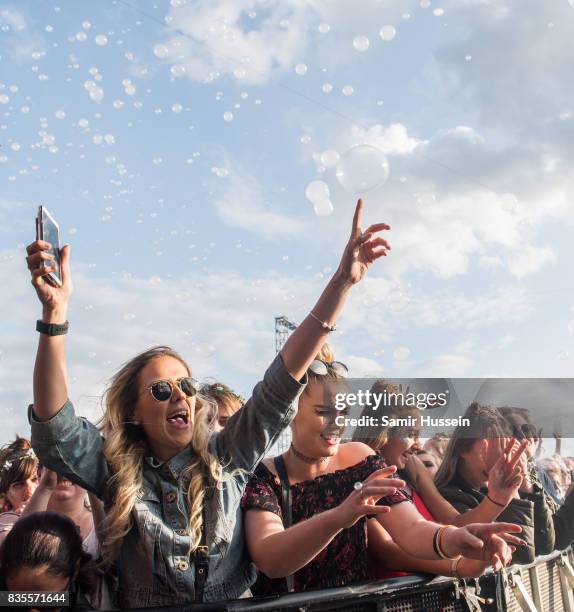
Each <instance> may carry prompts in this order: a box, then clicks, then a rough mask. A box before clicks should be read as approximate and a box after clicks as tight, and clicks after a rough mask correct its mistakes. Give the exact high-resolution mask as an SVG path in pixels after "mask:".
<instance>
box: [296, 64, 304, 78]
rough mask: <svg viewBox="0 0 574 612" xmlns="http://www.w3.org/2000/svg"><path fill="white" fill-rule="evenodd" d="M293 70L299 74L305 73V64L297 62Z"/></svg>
mask: <svg viewBox="0 0 574 612" xmlns="http://www.w3.org/2000/svg"><path fill="white" fill-rule="evenodd" d="M295 72H296V73H297V74H298V75H299V76H303V75H304V74H307V65H306V64H297V65H296V66H295Z"/></svg>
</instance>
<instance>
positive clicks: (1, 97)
mask: <svg viewBox="0 0 574 612" xmlns="http://www.w3.org/2000/svg"><path fill="white" fill-rule="evenodd" d="M9 102H10V97H9V96H7V95H6V94H0V104H8V103H9Z"/></svg>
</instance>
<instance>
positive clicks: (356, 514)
mask: <svg viewBox="0 0 574 612" xmlns="http://www.w3.org/2000/svg"><path fill="white" fill-rule="evenodd" d="M307 375H308V377H309V383H308V385H307V387H306V388H305V390H304V391H303V393H302V394H301V397H300V399H299V409H298V411H297V414H296V416H295V418H294V419H293V422H292V424H291V430H292V444H291V446H290V448H289V450H287V452H285V453H284V454H283V455H281V456H280V457H276V458H274V459H264V460H263V462H262V463H260V464H259V466H258V467H257V469H256V471H255V474H254V476H253V477H252V478H251V480H250V482H249V484H248V486H247V489H246V492H245V495H244V496H243V500H242V508H243V510H244V512H245V525H246V536H247V547H248V550H249V553H250V554H251V557H252V559H253V561H254V562H255V564H256V565H257V566H258V568H259V570H260V573H259V577H258V581H257V583H256V584H255V586H254V587H253V589H252V590H253V592H254V593H255V594H257V595H271V594H278V593H285V592H287V591H307V590H310V589H323V588H329V587H337V586H343V585H346V584H352V583H356V582H359V581H362V580H368V579H370V578H372V575H371V572H370V570H369V566H368V557H367V545H368V541H367V522H371V521H367V519H368V518H369V519H372V520H376V521H379V522H380V523H381V524H382V525H383V526H384V527H385V528H386V529H387V530H388V531H389V533H390V534H391V536H392V537H393V539H394V540H395V541H396V542H397V543H398V545H399V546H400V547H402V548H404V549H405V550H406V551H407V552H408V553H409V554H410V555H412V556H415V557H419V558H426V559H438V558H440V557H442V558H443V559H444V561H443V562H442V563H443V566H444V565H445V564H449V567H450V563H451V562H454V561H455V560H457V556H458V555H459V554H464V555H467V556H469V557H475V558H476V559H478V560H479V561H484V560H486V562H487V563H488V564H490V563H492V564H494V565H496V566H497V567H502V566H503V565H505V564H506V563H508V562H509V560H510V557H511V551H510V548H509V547H508V546H507V544H506V542H505V541H504V540H503V539H502V538H500V537H498V536H497V535H496V534H500V535H502V536H503V537H504V538H506V539H507V540H508V541H510V542H515V543H517V542H520V540H518V539H517V538H516V537H515V536H512V535H511V533H509V532H516V533H517V532H519V531H520V528H519V527H517V526H515V525H510V524H506V525H504V527H502V528H498V526H496V525H484V524H473V525H468V526H467V527H463V528H456V527H453V526H441V525H438V524H436V523H433V522H430V521H427V520H425V519H424V518H423V517H422V516H421V515H420V514H419V513H418V512H417V510H416V508H415V507H414V506H413V504H411V503H409V499H408V497H407V495H406V494H405V493H404V492H403V491H402V490H401V489H402V487H404V485H405V482H404V481H403V480H399V479H397V478H394V477H393V475H394V472H395V471H396V468H395V466H391V467H387V466H386V465H385V462H384V461H383V459H382V458H381V457H379V456H378V455H377V454H376V453H375V452H374V451H373V450H372V449H370V448H369V447H368V446H366V445H365V444H362V443H360V442H349V443H347V444H340V441H341V435H342V433H343V427H342V425H341V421H340V420H339V419H338V418H337V417H340V416H342V415H343V416H344V411H338V410H337V409H336V408H335V397H336V392H341V390H342V389H344V384H342V383H343V381H344V378H345V377H346V375H347V369H346V367H345V366H344V365H343V364H341V363H340V362H335V361H333V360H332V354H330V350H329V349H328V348H324V349H323V351H322V352H321V354H320V355H319V356H318V358H317V359H315V360H314V361H313V362H312V363H311V365H310V367H309V370H308V372H307ZM405 502H406V503H405Z"/></svg>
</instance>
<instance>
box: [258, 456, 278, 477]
mask: <svg viewBox="0 0 574 612" xmlns="http://www.w3.org/2000/svg"><path fill="white" fill-rule="evenodd" d="M274 459H275V458H274V457H265V459H263V460H262V461H261V465H264V466H265V467H266V468H267V469H268V470H269V471H270V472H271V473H272V474H275V475H277V470H276V469H275V462H274Z"/></svg>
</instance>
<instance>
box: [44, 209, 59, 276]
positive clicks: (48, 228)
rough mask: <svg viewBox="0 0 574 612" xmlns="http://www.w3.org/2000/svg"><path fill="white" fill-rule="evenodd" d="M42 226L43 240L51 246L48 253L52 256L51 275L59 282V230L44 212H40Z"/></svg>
mask: <svg viewBox="0 0 574 612" xmlns="http://www.w3.org/2000/svg"><path fill="white" fill-rule="evenodd" d="M42 225H43V228H44V236H43V238H44V240H45V241H46V242H49V243H50V244H51V245H52V248H51V249H50V250H49V253H51V254H52V255H54V268H55V270H54V272H52V274H53V275H54V276H57V277H58V279H59V280H62V275H61V274H60V230H59V229H58V226H57V225H56V224H55V223H54V222H53V220H52V218H51V217H50V216H49V215H47V214H46V211H45V210H42Z"/></svg>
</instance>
